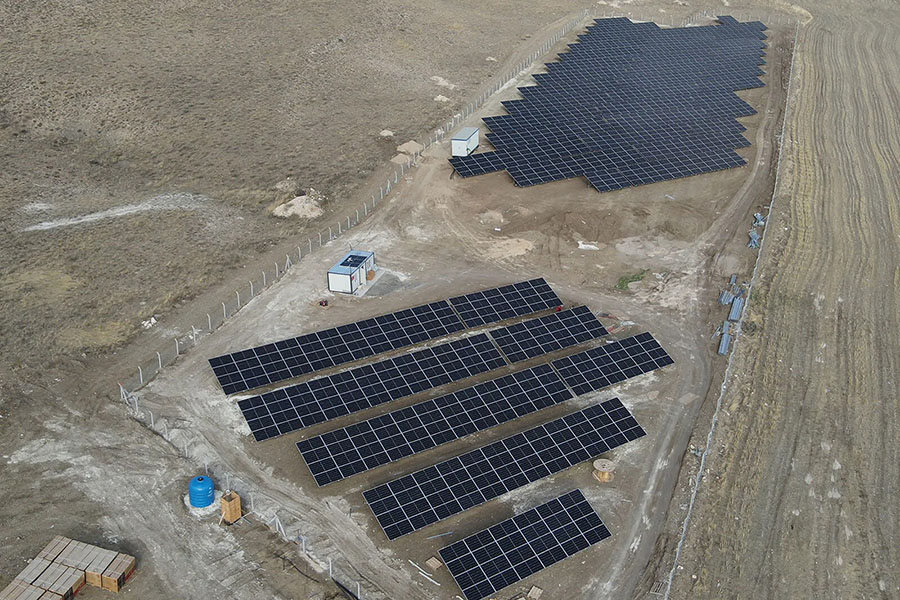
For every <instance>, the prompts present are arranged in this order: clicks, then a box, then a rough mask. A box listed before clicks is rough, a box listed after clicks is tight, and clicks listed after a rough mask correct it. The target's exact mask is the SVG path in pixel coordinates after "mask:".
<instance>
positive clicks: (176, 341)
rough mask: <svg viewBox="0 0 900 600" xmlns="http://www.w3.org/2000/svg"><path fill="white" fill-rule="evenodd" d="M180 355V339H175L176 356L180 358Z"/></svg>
mask: <svg viewBox="0 0 900 600" xmlns="http://www.w3.org/2000/svg"><path fill="white" fill-rule="evenodd" d="M179 353H180V352H179V349H178V338H175V356H178V355H179Z"/></svg>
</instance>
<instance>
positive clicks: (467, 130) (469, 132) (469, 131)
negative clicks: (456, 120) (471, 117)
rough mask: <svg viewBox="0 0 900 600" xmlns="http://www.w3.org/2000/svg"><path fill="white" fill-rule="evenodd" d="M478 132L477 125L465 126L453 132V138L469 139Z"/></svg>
mask: <svg viewBox="0 0 900 600" xmlns="http://www.w3.org/2000/svg"><path fill="white" fill-rule="evenodd" d="M476 133H478V128H477V127H463V128H462V129H460V130H459V131H457V132H456V133H455V134H453V138H452V139H454V140H467V139H469V138H470V137H472V136H473V135H475V134H476Z"/></svg>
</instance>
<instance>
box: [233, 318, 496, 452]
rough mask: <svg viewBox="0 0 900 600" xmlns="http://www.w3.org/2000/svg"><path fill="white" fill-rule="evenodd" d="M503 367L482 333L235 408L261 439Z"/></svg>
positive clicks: (243, 402)
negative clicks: (239, 410)
mask: <svg viewBox="0 0 900 600" xmlns="http://www.w3.org/2000/svg"><path fill="white" fill-rule="evenodd" d="M505 365H506V361H505V360H503V357H502V356H501V355H500V353H499V352H498V351H497V349H496V348H495V347H494V345H493V344H492V343H491V341H490V339H489V338H488V337H487V335H485V334H483V333H482V334H479V335H475V336H472V337H467V338H463V339H460V340H454V341H452V342H448V343H446V344H440V345H437V346H434V347H432V348H425V349H424V350H418V351H416V352H411V353H409V354H404V355H401V356H398V357H395V358H389V359H386V360H382V361H380V362H377V363H373V364H371V365H363V366H361V367H356V368H355V369H350V370H348V371H343V372H341V373H337V374H335V375H329V376H327V377H320V378H318V379H312V380H310V381H307V382H304V383H300V384H297V385H292V386H290V387H286V388H281V389H278V390H274V391H271V392H266V393H265V394H261V395H259V396H254V397H252V398H247V399H245V400H241V401H239V402H238V407H239V408H240V409H241V412H242V413H243V415H244V418H245V419H246V420H247V424H248V425H249V426H250V431H251V432H252V433H253V436H254V437H255V438H256V440H257V441H262V440H266V439H269V438H271V437H276V436H279V435H283V434H285V433H288V432H291V431H295V430H297V429H302V428H303V427H309V426H310V425H315V424H316V423H322V422H324V421H328V420H331V419H336V418H337V417H341V416H344V415H348V414H351V413H354V412H358V411H361V410H365V409H367V408H371V407H373V406H377V405H379V404H384V403H385V402H390V401H391V400H396V399H398V398H403V397H404V396H410V395H412V394H416V393H418V392H421V391H423V390H428V389H431V388H434V387H438V386H440V385H444V384H447V383H451V382H453V381H459V380H461V379H466V378H467V377H472V376H473V375H477V374H478V373H484V372H486V371H490V370H492V369H496V368H499V367H502V366H505Z"/></svg>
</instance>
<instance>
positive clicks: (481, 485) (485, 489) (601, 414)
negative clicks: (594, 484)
mask: <svg viewBox="0 0 900 600" xmlns="http://www.w3.org/2000/svg"><path fill="white" fill-rule="evenodd" d="M643 435H645V433H644V430H643V429H642V428H641V426H640V425H638V423H637V421H635V419H634V417H633V416H632V415H631V413H629V412H628V409H626V408H625V407H624V406H622V403H621V402H619V400H618V398H613V399H612V400H607V401H606V402H602V403H600V404H595V405H593V406H590V407H588V408H586V409H584V410H581V411H579V412H576V413H573V414H570V415H567V416H565V417H562V418H560V419H556V420H553V421H550V422H549V423H545V424H544V425H539V426H538V427H535V428H533V429H529V430H527V431H525V432H523V433H518V434H516V435H513V436H511V437H508V438H505V439H502V440H499V441H497V442H494V443H492V444H488V445H487V446H483V447H481V448H477V449H475V450H472V451H471V452H467V453H465V454H462V455H460V456H457V457H454V458H451V459H449V460H446V461H443V462H441V463H438V464H436V465H434V466H431V467H428V468H426V469H423V470H421V471H417V472H415V473H412V474H410V475H406V476H404V477H400V478H398V479H395V480H393V481H390V482H388V483H385V484H382V485H379V486H377V487H375V488H372V489H370V490H367V491H366V492H364V493H363V496H364V497H365V499H366V502H367V503H368V504H369V507H370V508H371V509H372V512H373V513H374V514H375V517H376V518H377V519H378V523H379V524H380V525H381V528H382V529H383V530H384V533H385V535H387V536H388V538H390V539H395V538H398V537H400V536H402V535H406V534H407V533H411V532H413V531H416V530H418V529H422V528H423V527H426V526H428V525H430V524H432V523H436V522H438V521H440V520H441V519H446V518H447V517H449V516H451V515H454V514H457V513H460V512H462V511H464V510H468V509H469V508H472V507H473V506H477V505H479V504H482V503H484V502H487V501H488V500H491V499H493V498H496V497H497V496H500V495H502V494H505V493H506V492H509V491H511V490H514V489H516V488H518V487H521V486H523V485H526V484H528V483H531V482H533V481H537V480H538V479H541V478H543V477H546V476H548V475H550V474H552V473H557V472H559V471H562V470H563V469H566V468H568V467H571V466H572V465H575V464H577V463H579V462H582V461H584V460H587V459H589V458H591V457H594V456H597V455H599V454H602V453H604V452H606V451H608V450H610V449H612V448H615V447H617V446H620V445H622V444H625V443H627V442H629V441H631V440H635V439H637V438H639V437H641V436H643Z"/></svg>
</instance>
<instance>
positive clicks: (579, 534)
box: [440, 490, 611, 600]
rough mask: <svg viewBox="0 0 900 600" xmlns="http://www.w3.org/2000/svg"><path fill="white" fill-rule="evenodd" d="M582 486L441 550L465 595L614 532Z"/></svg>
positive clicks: (488, 590) (474, 598)
mask: <svg viewBox="0 0 900 600" xmlns="http://www.w3.org/2000/svg"><path fill="white" fill-rule="evenodd" d="M610 535H611V534H610V532H609V529H607V527H606V525H604V524H603V521H602V520H600V517H599V516H597V513H596V512H594V509H593V508H592V507H591V505H590V504H589V503H588V501H587V500H586V499H585V497H584V494H582V493H581V491H580V490H574V491H571V492H569V493H568V494H564V495H562V496H560V497H559V498H555V499H553V500H551V501H550V502H547V503H545V504H541V505H540V506H538V507H536V508H532V509H531V510H528V511H525V512H523V513H522V514H520V515H516V516H514V517H512V518H510V519H506V520H505V521H501V522H500V523H497V524H496V525H494V526H493V527H489V528H488V529H485V530H484V531H479V532H478V533H476V534H473V535H470V536H469V537H466V538H464V539H461V540H460V541H458V542H456V543H455V544H451V545H450V546H447V547H446V548H443V549H442V550H441V551H440V554H441V558H442V559H443V560H444V564H446V565H447V569H448V570H449V571H450V574H451V575H452V576H453V579H454V580H455V581H456V583H457V585H459V587H460V589H462V592H463V596H465V597H466V600H481V598H484V597H485V596H489V595H491V594H493V593H495V592H498V591H500V590H501V589H503V588H505V587H507V586H510V585H512V584H514V583H516V582H518V581H521V580H522V579H524V578H526V577H528V576H529V575H532V574H533V573H537V572H538V571H540V570H541V569H544V568H546V567H549V566H550V565H552V564H554V563H557V562H559V561H561V560H563V559H565V558H568V557H570V556H572V555H574V554H577V553H578V552H581V551H582V550H584V549H585V548H588V547H589V546H591V545H593V544H596V543H597V542H600V541H601V540H604V539H606V538H608V537H610Z"/></svg>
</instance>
